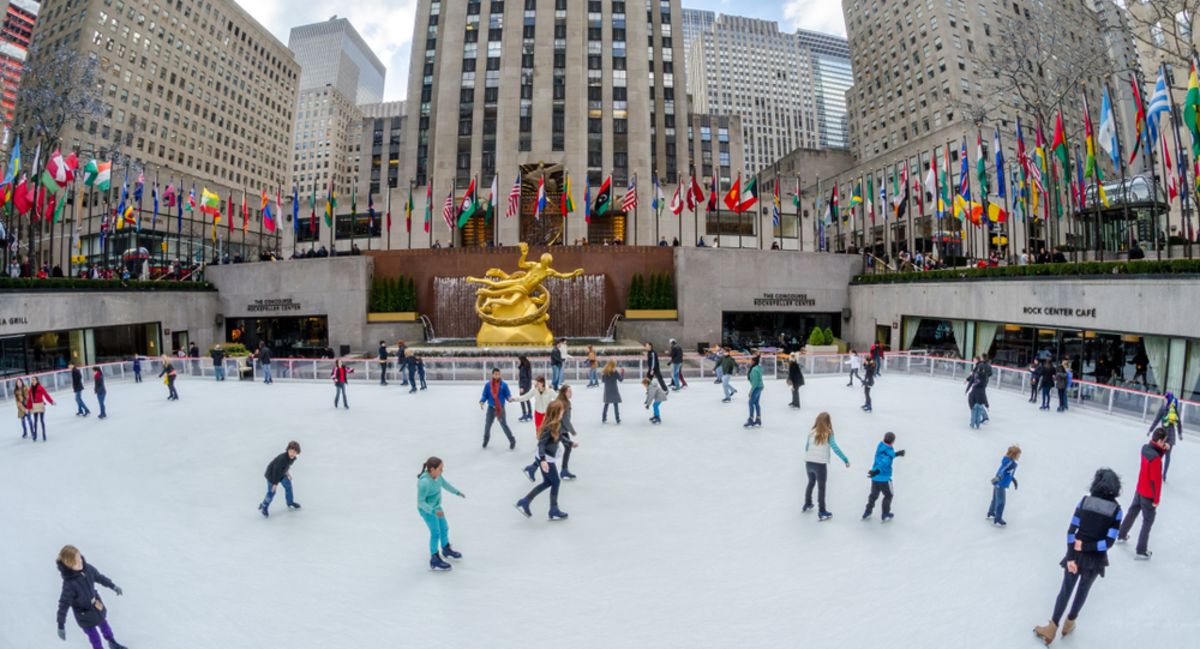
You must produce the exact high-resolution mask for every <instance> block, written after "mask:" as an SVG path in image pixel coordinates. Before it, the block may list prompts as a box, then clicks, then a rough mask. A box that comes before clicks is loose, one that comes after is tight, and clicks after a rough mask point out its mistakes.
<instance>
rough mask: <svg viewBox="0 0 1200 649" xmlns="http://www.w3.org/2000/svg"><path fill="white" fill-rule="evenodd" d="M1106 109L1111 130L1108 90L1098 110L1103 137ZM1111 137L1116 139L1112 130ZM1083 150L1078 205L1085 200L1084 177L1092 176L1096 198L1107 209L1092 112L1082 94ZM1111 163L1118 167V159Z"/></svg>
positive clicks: (1115, 158)
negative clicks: (1097, 159)
mask: <svg viewBox="0 0 1200 649" xmlns="http://www.w3.org/2000/svg"><path fill="white" fill-rule="evenodd" d="M1106 107H1107V108H1108V120H1109V124H1108V128H1110V129H1113V125H1112V106H1111V105H1110V104H1109V103H1108V88H1105V89H1104V99H1103V100H1102V103H1101V109H1100V112H1101V118H1100V131H1101V135H1102V136H1103V131H1104V117H1103V115H1104V108H1106ZM1111 136H1112V137H1113V138H1114V139H1115V138H1116V136H1117V134H1116V130H1115V129H1113V132H1112V133H1111ZM1103 142H1104V140H1101V143H1103ZM1083 148H1084V151H1085V152H1086V153H1087V155H1086V157H1085V158H1084V162H1083V169H1082V170H1081V171H1080V172H1079V197H1080V201H1079V205H1080V207H1082V206H1083V204H1084V200H1083V199H1085V198H1086V192H1085V191H1084V176H1092V177H1093V178H1095V179H1096V194H1097V197H1098V198H1099V199H1100V202H1101V203H1103V204H1104V206H1105V207H1108V197H1107V196H1105V195H1104V184H1103V183H1104V179H1103V178H1102V177H1101V174H1100V165H1099V164H1096V135H1095V133H1093V132H1092V112H1091V111H1090V110H1089V109H1088V103H1087V94H1084V96H1083ZM1114 150H1115V146H1114ZM1113 162H1114V163H1116V164H1118V165H1119V164H1120V158H1119V157H1118V156H1113ZM1119 168H1120V167H1118V169H1119Z"/></svg>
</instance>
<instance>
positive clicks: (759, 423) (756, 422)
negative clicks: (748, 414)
mask: <svg viewBox="0 0 1200 649" xmlns="http://www.w3.org/2000/svg"><path fill="white" fill-rule="evenodd" d="M754 427H755V428H762V420H761V419H755V420H754Z"/></svg>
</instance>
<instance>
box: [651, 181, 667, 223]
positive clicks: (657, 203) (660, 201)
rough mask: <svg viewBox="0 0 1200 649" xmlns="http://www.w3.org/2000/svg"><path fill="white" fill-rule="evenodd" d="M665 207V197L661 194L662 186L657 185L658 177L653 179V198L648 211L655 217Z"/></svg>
mask: <svg viewBox="0 0 1200 649" xmlns="http://www.w3.org/2000/svg"><path fill="white" fill-rule="evenodd" d="M666 206H667V197H666V196H665V195H664V194H663V190H662V185H660V184H658V176H655V177H654V198H652V199H651V200H650V209H652V210H654V214H655V215H656V216H657V215H658V214H659V213H660V212H662V208H664V207H666Z"/></svg>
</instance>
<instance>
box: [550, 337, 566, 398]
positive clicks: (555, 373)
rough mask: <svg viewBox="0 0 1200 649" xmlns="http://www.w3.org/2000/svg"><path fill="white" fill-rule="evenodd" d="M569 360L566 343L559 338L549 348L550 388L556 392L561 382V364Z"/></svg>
mask: <svg viewBox="0 0 1200 649" xmlns="http://www.w3.org/2000/svg"><path fill="white" fill-rule="evenodd" d="M568 358H570V355H569V354H567V343H566V341H564V340H562V339H561V338H560V339H558V340H557V341H555V343H554V346H553V347H551V348H550V388H551V389H553V390H554V391H555V392H558V386H560V385H562V381H563V363H564V362H565V361H566V360H567V359H568Z"/></svg>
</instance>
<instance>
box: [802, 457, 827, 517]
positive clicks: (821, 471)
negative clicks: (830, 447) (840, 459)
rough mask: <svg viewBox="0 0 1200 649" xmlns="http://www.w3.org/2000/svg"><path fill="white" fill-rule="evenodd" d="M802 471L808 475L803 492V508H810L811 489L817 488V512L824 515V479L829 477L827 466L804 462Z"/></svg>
mask: <svg viewBox="0 0 1200 649" xmlns="http://www.w3.org/2000/svg"><path fill="white" fill-rule="evenodd" d="M804 469H805V471H806V472H807V473H808V487H807V488H805V490H804V506H805V507H806V508H807V507H812V504H813V501H812V494H813V487H816V488H817V505H818V506H819V507H820V509H818V510H817V511H818V512H820V513H822V514H825V513H828V512H827V510H826V509H825V478H826V477H827V476H828V475H829V466H828V465H827V464H822V463H820V462H805V463H804Z"/></svg>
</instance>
